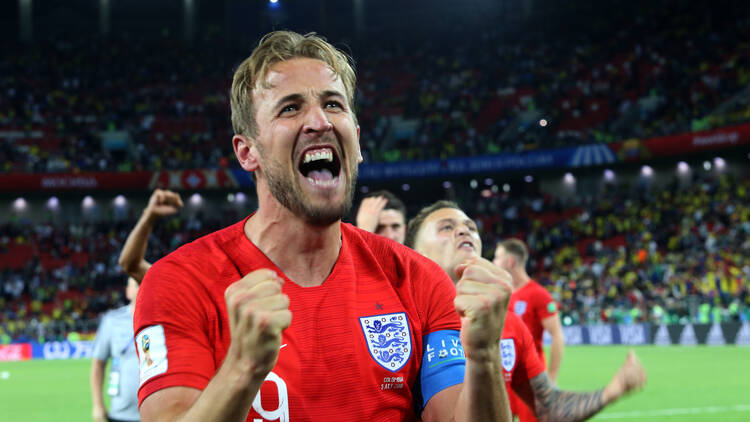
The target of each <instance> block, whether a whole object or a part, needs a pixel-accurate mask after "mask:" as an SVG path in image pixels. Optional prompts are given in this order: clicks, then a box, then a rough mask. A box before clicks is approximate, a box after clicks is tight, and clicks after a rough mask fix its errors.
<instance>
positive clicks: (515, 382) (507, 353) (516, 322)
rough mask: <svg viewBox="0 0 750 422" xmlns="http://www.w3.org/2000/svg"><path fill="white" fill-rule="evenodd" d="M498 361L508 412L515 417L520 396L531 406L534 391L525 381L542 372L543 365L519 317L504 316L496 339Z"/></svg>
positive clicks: (513, 315) (509, 314)
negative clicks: (508, 406) (507, 398)
mask: <svg viewBox="0 0 750 422" xmlns="http://www.w3.org/2000/svg"><path fill="white" fill-rule="evenodd" d="M500 361H501V363H502V366H503V375H504V377H505V389H506V391H507V392H508V396H509V397H510V404H511V411H512V412H513V414H514V415H518V414H519V411H520V410H519V409H520V405H519V402H518V400H519V399H520V398H521V397H522V398H523V399H524V400H525V401H526V402H528V403H534V392H533V391H532V389H531V384H530V383H529V381H530V380H531V379H532V378H534V377H536V376H537V375H539V374H541V373H542V372H544V364H543V363H542V362H541V360H540V359H539V356H538V355H537V353H536V348H535V347H534V340H533V339H532V338H531V333H529V329H528V328H526V325H525V324H524V323H523V321H521V318H519V317H518V316H516V315H515V314H514V313H512V312H509V313H508V315H507V316H506V317H505V326H504V327H503V334H502V336H501V340H500ZM514 396H516V397H515V398H514Z"/></svg>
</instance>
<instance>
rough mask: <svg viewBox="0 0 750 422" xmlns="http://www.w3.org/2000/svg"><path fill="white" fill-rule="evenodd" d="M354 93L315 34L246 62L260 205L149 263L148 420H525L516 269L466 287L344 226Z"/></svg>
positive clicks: (238, 112) (141, 332) (143, 304)
mask: <svg viewBox="0 0 750 422" xmlns="http://www.w3.org/2000/svg"><path fill="white" fill-rule="evenodd" d="M354 87H355V76H354V71H353V69H352V67H351V65H350V62H349V60H348V58H347V57H346V56H345V55H344V54H343V53H341V52H340V51H338V50H337V49H335V48H334V47H333V46H331V45H330V44H328V43H327V42H325V41H324V40H323V39H322V38H320V37H317V36H315V35H314V34H308V35H305V36H302V35H299V34H296V33H293V32H274V33H271V34H268V35H267V36H266V37H264V38H263V39H262V40H261V42H260V44H259V45H258V47H257V48H256V49H255V50H254V51H253V53H252V54H251V56H250V57H249V58H248V59H246V60H245V61H244V62H243V63H242V64H240V66H239V68H238V69H237V71H236V72H235V76H234V81H233V84H232V90H231V108H232V124H233V127H234V131H235V136H234V137H233V139H232V144H233V147H234V151H235V155H236V156H237V159H238V161H239V163H240V165H241V166H242V168H243V169H245V170H246V171H250V172H253V175H254V178H255V180H256V189H257V194H258V203H259V207H258V210H257V211H256V212H255V213H254V214H252V215H250V216H249V217H248V218H246V219H245V220H243V221H241V222H239V223H237V224H235V225H233V226H230V227H228V228H225V229H223V230H220V231H218V232H215V233H213V234H211V235H208V236H206V237H203V238H201V239H198V240H197V241H195V242H192V243H190V244H188V245H185V246H183V247H181V248H180V249H178V250H177V251H175V252H174V253H172V254H170V255H168V256H167V257H165V258H163V259H161V260H159V261H158V262H156V263H155V264H154V265H153V266H152V267H151V268H150V269H149V270H148V272H147V273H146V277H145V278H144V280H143V284H142V287H141V290H140V296H139V299H138V306H137V308H136V315H135V322H134V325H135V332H136V344H137V347H138V352H139V357H140V367H141V387H140V390H139V400H140V411H141V417H142V420H143V421H156V420H158V421H163V420H170V421H174V420H180V421H189V420H190V421H193V420H194V421H243V420H246V421H253V422H255V421H259V420H261V421H262V420H265V421H276V420H278V421H282V422H285V421H323V420H346V421H375V420H388V421H392V420H407V421H412V420H417V419H418V418H419V419H421V420H422V421H426V422H429V421H448V420H451V421H452V420H456V421H509V420H510V408H509V404H508V400H507V395H506V394H505V387H504V383H503V382H502V376H501V374H500V373H499V371H498V370H497V368H499V367H500V352H499V341H500V331H501V327H502V326H503V323H504V320H505V313H506V312H507V311H506V309H507V301H508V299H509V296H510V286H509V284H508V283H509V280H506V282H503V281H502V280H500V279H498V278H497V277H494V276H493V274H492V273H490V272H489V271H488V270H487V269H486V268H484V267H480V266H478V265H471V266H469V267H467V268H465V270H464V273H463V279H462V280H463V283H464V285H465V286H466V288H465V289H464V290H459V291H458V292H456V291H455V289H454V288H453V287H452V285H451V282H450V279H449V278H448V277H447V276H446V275H445V273H444V272H443V271H442V270H441V269H440V268H439V267H438V266H436V265H434V263H432V262H430V261H429V260H427V259H425V258H423V257H421V256H419V254H417V253H415V252H414V251H412V250H409V249H408V248H406V247H403V246H400V245H398V244H396V243H394V242H391V241H389V240H387V239H385V238H383V237H380V236H376V235H373V234H370V233H367V232H365V231H363V230H360V229H357V228H354V227H352V226H350V225H347V224H342V223H341V217H342V216H344V215H346V214H347V212H348V210H349V208H350V207H351V202H352V196H353V191H354V186H355V183H356V176H357V166H358V163H359V162H360V161H361V155H360V150H359V142H358V141H359V127H358V126H357V121H356V116H355V114H354V112H353V110H354V99H353V95H354ZM493 270H494V271H496V272H497V271H499V270H497V269H493ZM454 298H455V299H454ZM459 329H460V332H459Z"/></svg>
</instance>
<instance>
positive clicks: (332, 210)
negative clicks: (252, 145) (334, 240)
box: [260, 149, 359, 226]
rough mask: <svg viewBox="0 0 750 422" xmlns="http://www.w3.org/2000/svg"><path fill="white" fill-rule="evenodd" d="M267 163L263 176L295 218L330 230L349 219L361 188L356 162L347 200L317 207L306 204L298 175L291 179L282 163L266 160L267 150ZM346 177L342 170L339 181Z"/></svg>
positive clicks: (347, 188) (349, 183) (350, 179)
mask: <svg viewBox="0 0 750 422" xmlns="http://www.w3.org/2000/svg"><path fill="white" fill-rule="evenodd" d="M260 155H261V157H262V159H263V162H265V163H266V165H265V166H263V172H264V173H265V176H266V181H267V183H268V189H269V190H270V191H271V195H273V197H274V198H276V200H277V201H279V203H280V204H281V205H283V206H284V207H285V208H287V209H288V210H290V211H291V212H292V213H293V214H294V215H297V216H300V217H302V218H304V219H305V221H306V222H307V223H308V224H311V225H313V226H329V225H331V224H333V223H335V222H337V221H339V220H341V219H342V218H343V217H344V216H345V215H347V214H349V211H350V210H351V208H352V201H353V200H354V188H355V186H356V184H357V174H358V172H359V169H358V167H359V166H358V165H357V163H356V162H354V163H349V176H350V177H349V180H348V183H347V185H346V190H345V194H344V200H343V201H341V203H340V204H330V203H329V204H325V205H322V206H314V205H313V204H311V203H310V202H309V201H306V200H305V199H306V198H305V194H304V193H303V192H302V188H301V187H300V185H299V182H298V181H297V180H296V174H292V175H289V174H288V173H287V172H286V171H284V168H283V166H282V165H281V163H279V162H278V161H276V160H274V159H272V158H270V157H267V156H265V153H264V152H263V150H262V149H261V150H260ZM343 173H344V169H343V168H342V169H341V170H340V172H339V177H341V175H342V174H343Z"/></svg>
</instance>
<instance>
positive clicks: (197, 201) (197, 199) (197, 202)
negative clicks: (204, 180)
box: [190, 192, 203, 207]
mask: <svg viewBox="0 0 750 422" xmlns="http://www.w3.org/2000/svg"><path fill="white" fill-rule="evenodd" d="M201 204H203V197H202V196H201V194H199V193H198V192H196V193H194V194H192V195H190V205H192V206H194V207H200V206H201Z"/></svg>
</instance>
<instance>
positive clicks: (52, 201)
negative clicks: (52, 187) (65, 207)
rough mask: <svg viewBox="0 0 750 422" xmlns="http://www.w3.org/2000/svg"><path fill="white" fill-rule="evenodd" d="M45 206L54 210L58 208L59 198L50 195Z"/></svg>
mask: <svg viewBox="0 0 750 422" xmlns="http://www.w3.org/2000/svg"><path fill="white" fill-rule="evenodd" d="M47 208H49V209H51V210H52V211H56V210H57V209H59V208H60V200H59V199H57V197H56V196H51V197H50V198H49V199H48V200H47Z"/></svg>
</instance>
